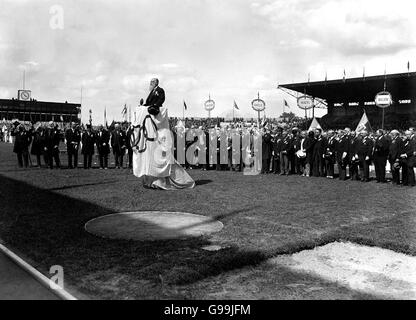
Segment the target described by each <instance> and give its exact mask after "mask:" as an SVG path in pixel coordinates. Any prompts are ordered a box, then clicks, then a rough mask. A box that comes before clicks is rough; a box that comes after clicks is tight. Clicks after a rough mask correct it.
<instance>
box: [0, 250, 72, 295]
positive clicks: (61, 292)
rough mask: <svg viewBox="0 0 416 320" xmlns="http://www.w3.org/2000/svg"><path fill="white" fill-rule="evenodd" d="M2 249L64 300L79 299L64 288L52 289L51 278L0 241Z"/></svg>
mask: <svg viewBox="0 0 416 320" xmlns="http://www.w3.org/2000/svg"><path fill="white" fill-rule="evenodd" d="M0 250H1V251H2V252H3V253H4V254H5V255H6V256H7V257H9V258H10V259H11V260H12V261H13V262H14V263H16V264H17V265H18V266H19V267H21V268H22V269H24V270H25V271H26V272H28V273H29V274H30V275H32V276H33V277H34V278H35V279H36V280H37V281H38V282H40V284H42V285H43V286H44V287H45V288H47V289H49V290H50V291H52V292H53V293H54V294H55V295H57V296H58V297H59V298H61V299H63V300H77V299H76V298H75V297H74V296H73V295H71V294H70V293H68V292H67V291H65V290H64V289H52V288H51V286H50V279H48V278H47V277H46V276H44V275H43V274H42V273H40V272H39V271H38V270H36V269H35V268H33V267H32V266H31V265H30V264H28V263H27V262H26V261H24V260H23V259H22V258H20V257H19V256H18V255H16V254H15V253H13V252H12V251H10V250H9V249H7V248H6V247H5V246H4V245H2V244H1V243H0Z"/></svg>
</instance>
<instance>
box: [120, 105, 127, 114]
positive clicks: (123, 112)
mask: <svg viewBox="0 0 416 320" xmlns="http://www.w3.org/2000/svg"><path fill="white" fill-rule="evenodd" d="M121 114H122V115H123V116H125V115H126V114H127V105H126V104H124V107H123V110H121Z"/></svg>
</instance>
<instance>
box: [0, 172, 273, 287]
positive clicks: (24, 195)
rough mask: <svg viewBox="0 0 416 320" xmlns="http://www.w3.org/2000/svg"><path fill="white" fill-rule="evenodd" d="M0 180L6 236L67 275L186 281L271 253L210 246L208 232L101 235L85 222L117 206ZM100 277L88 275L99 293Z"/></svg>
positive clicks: (0, 230)
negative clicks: (160, 236) (148, 237)
mask: <svg viewBox="0 0 416 320" xmlns="http://www.w3.org/2000/svg"><path fill="white" fill-rule="evenodd" d="M0 181H1V183H0V202H1V203H2V208H1V209H2V210H1V214H0V234H1V238H2V240H3V241H5V242H6V243H7V244H8V245H10V246H11V247H12V248H13V249H15V250H17V251H18V252H21V253H23V254H24V256H25V257H27V258H29V259H30V260H32V261H33V262H34V263H35V264H36V265H39V268H40V270H41V271H43V272H44V273H47V272H48V270H49V268H50V266H52V265H62V266H63V267H64V269H65V273H66V276H68V279H72V280H74V279H77V281H79V280H80V279H84V278H90V277H91V275H92V274H93V275H95V276H97V277H104V278H106V277H108V278H106V279H107V280H108V281H112V280H111V277H115V278H116V277H119V276H120V275H122V276H123V277H131V279H130V280H131V281H132V282H134V281H135V280H137V279H140V280H149V281H152V282H156V283H160V281H161V279H163V282H164V283H166V284H184V283H192V282H195V281H197V280H201V279H203V278H205V277H208V276H213V275H218V274H220V273H221V272H225V271H228V270H233V269H236V268H241V267H244V266H246V265H255V264H258V263H260V262H261V261H263V260H264V259H265V258H266V257H265V256H264V255H263V254H262V253H261V252H259V251H245V250H244V251H242V250H239V248H237V247H234V248H228V249H226V250H221V251H217V252H209V251H205V250H202V249H201V247H202V246H205V245H209V244H210V242H209V241H208V240H207V239H205V238H203V237H199V238H190V239H185V240H165V241H145V242H137V241H129V240H109V239H103V238H98V237H95V236H93V235H90V234H88V233H87V232H86V231H85V230H84V224H85V223H86V222H87V221H89V220H90V219H92V218H94V217H97V216H102V215H106V214H111V213H115V212H114V210H110V209H108V208H105V207H101V206H98V205H95V204H92V203H89V202H86V201H82V200H79V199H74V198H70V197H67V196H65V195H61V194H57V193H54V192H52V191H50V190H45V189H41V188H37V187H34V186H33V185H29V184H27V183H25V182H22V181H16V180H14V179H10V178H8V177H5V176H0ZM239 212H241V210H235V211H232V212H230V213H229V215H235V214H238V213H239ZM224 216H227V214H225V215H222V217H224ZM158 228H160V227H159V226H158ZM115 270H117V271H115ZM104 275H105V276H104ZM97 283H100V281H97V282H95V281H89V283H88V285H86V287H87V288H86V289H87V291H90V292H95V293H96V294H98V295H99V292H100V288H99V287H97V286H96V284H97Z"/></svg>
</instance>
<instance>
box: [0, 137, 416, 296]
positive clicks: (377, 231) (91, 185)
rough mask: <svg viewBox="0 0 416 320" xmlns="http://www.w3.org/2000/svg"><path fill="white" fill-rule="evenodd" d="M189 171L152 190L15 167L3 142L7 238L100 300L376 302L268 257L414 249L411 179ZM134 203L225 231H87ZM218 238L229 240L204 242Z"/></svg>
mask: <svg viewBox="0 0 416 320" xmlns="http://www.w3.org/2000/svg"><path fill="white" fill-rule="evenodd" d="M189 172H190V174H191V176H192V177H193V178H194V179H195V180H196V182H197V187H196V188H195V189H193V190H184V191H180V192H163V191H155V190H148V189H144V188H143V187H142V186H141V181H140V180H139V179H137V178H135V177H134V176H133V175H132V174H131V172H130V171H129V170H127V169H124V170H123V169H121V170H117V169H110V170H106V171H104V170H98V169H91V170H84V169H77V170H68V169H62V170H47V169H35V168H31V169H28V170H24V169H18V168H17V167H16V160H15V155H14V154H12V146H11V145H6V144H3V143H0V203H1V205H0V208H1V211H0V238H1V240H2V241H3V242H5V243H6V244H7V245H9V246H10V247H11V248H12V249H14V250H15V251H16V252H18V253H20V254H21V255H22V256H24V257H25V258H27V259H28V260H29V261H30V262H31V263H32V264H33V265H35V266H36V267H37V268H38V269H39V270H40V271H41V272H43V273H44V274H46V275H48V271H49V267H50V266H52V265H62V266H63V267H64V272H65V281H66V284H67V286H69V288H70V289H73V290H75V291H76V292H78V293H79V295H80V296H84V295H85V296H88V297H90V298H95V299H101V298H103V299H133V298H136V299H166V298H171V299H183V298H184V299H196V298H198V299H217V298H221V299H234V298H241V299H325V298H328V299H337V298H338V299H339V298H345V299H355V298H369V299H371V298H376V297H373V296H369V295H366V294H364V293H360V292H354V291H352V290H350V289H349V288H346V287H341V286H339V285H336V284H334V283H329V282H325V281H324V280H322V279H320V278H316V277H311V276H310V275H306V274H302V273H296V272H293V271H292V270H289V269H285V268H276V267H275V266H273V265H272V264H270V263H269V262H268V259H270V258H272V257H275V256H277V255H281V254H288V253H294V252H297V251H300V250H302V249H307V248H314V247H315V246H318V245H323V244H326V243H329V242H332V241H335V240H339V241H352V242H356V243H361V244H367V245H370V246H378V247H383V248H387V249H392V250H395V251H397V252H403V253H407V254H410V255H416V232H415V231H416V229H415V223H416V214H415V213H416V192H415V191H416V189H414V188H413V189H412V188H406V187H398V186H393V185H391V184H376V183H373V182H370V183H361V182H354V181H346V182H341V181H338V180H328V179H323V178H303V177H299V176H276V175H259V176H244V175H243V174H241V173H235V172H217V171H199V170H192V171H189ZM136 210H166V211H183V212H190V213H196V214H202V215H205V216H210V217H214V218H217V219H219V220H220V221H222V222H223V224H224V229H223V230H222V231H221V232H219V233H217V234H214V235H211V236H210V237H201V238H197V239H188V240H175V241H159V242H157V241H156V242H135V241H122V240H106V239H101V238H98V237H95V236H93V235H90V234H88V233H86V232H85V231H84V229H83V227H84V224H85V223H86V222H87V221H89V220H90V219H92V218H95V217H98V216H102V215H105V214H109V213H114V212H122V211H136ZM211 243H214V244H219V245H221V246H224V247H227V248H226V249H223V250H220V251H214V252H210V251H206V250H203V249H202V247H203V246H205V245H207V244H211ZM316 288H319V289H316Z"/></svg>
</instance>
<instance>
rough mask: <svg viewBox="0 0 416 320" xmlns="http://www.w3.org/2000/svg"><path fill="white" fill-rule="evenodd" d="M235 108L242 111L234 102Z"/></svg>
mask: <svg viewBox="0 0 416 320" xmlns="http://www.w3.org/2000/svg"><path fill="white" fill-rule="evenodd" d="M234 108H236V109H237V110H240V108H239V107H238V106H237V103H236V102H235V100H234Z"/></svg>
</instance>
